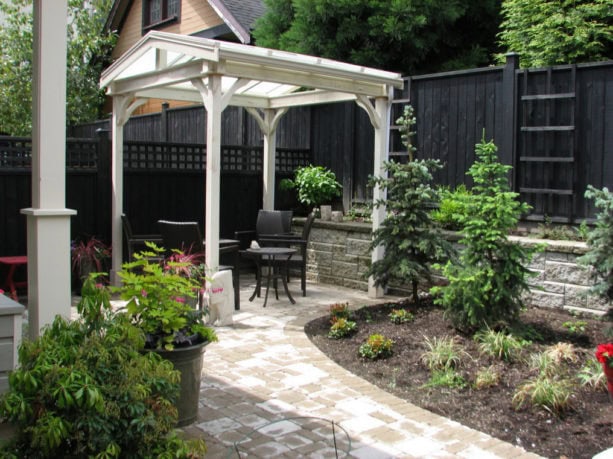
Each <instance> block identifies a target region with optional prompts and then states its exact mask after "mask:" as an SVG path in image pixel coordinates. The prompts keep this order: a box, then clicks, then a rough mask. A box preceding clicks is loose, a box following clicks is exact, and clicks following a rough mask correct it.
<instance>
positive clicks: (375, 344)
mask: <svg viewBox="0 0 613 459" xmlns="http://www.w3.org/2000/svg"><path fill="white" fill-rule="evenodd" d="M393 345H394V342H393V341H392V340H391V339H389V338H386V337H385V336H383V335H379V334H373V335H370V336H369V337H368V340H367V341H366V342H365V343H364V344H362V345H361V346H360V349H359V351H358V352H359V353H360V355H361V356H362V357H364V358H367V359H371V360H375V359H379V358H385V357H389V356H391V355H392V353H393V350H392V347H393Z"/></svg>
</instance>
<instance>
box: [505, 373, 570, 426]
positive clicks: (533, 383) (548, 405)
mask: <svg viewBox="0 0 613 459" xmlns="http://www.w3.org/2000/svg"><path fill="white" fill-rule="evenodd" d="M572 394H573V384H572V382H571V381H569V380H568V379H563V378H556V377H552V376H549V375H540V376H538V377H536V378H533V379H531V380H529V381H526V382H525V383H523V384H522V385H521V386H519V387H518V389H517V390H516V391H515V394H514V395H513V400H512V403H513V406H514V408H515V409H517V410H519V409H521V408H523V407H524V406H525V405H526V404H530V405H531V406H533V407H537V408H542V409H544V410H546V411H549V412H550V413H552V414H554V415H556V416H559V415H560V414H562V413H563V412H564V411H566V410H568V409H569V408H570V407H571V402H572V398H571V397H572Z"/></svg>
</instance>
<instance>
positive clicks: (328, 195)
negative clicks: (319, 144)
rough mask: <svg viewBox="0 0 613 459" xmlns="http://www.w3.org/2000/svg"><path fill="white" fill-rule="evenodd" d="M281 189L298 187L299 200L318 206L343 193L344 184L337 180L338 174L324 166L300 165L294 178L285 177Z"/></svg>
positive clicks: (308, 204)
mask: <svg viewBox="0 0 613 459" xmlns="http://www.w3.org/2000/svg"><path fill="white" fill-rule="evenodd" d="M280 187H281V189H285V190H289V189H296V190H297V191H298V201H300V202H301V203H303V204H305V205H307V206H311V207H317V206H319V205H321V204H326V203H329V202H331V201H332V199H334V198H335V197H337V196H340V195H341V191H342V189H343V187H342V185H341V184H340V183H338V182H337V181H336V175H335V174H334V172H332V171H331V170H329V169H327V168H325V167H323V166H313V165H308V166H304V167H299V168H298V169H296V171H295V172H294V180H290V179H284V180H282V181H281V183H280Z"/></svg>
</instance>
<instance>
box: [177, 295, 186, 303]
mask: <svg viewBox="0 0 613 459" xmlns="http://www.w3.org/2000/svg"><path fill="white" fill-rule="evenodd" d="M175 301H176V302H177V303H185V298H183V297H182V296H177V297H175Z"/></svg>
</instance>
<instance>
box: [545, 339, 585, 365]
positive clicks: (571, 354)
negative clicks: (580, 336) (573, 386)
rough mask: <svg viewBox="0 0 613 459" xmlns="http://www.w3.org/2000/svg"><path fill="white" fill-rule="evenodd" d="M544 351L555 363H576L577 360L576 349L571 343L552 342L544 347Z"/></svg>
mask: <svg viewBox="0 0 613 459" xmlns="http://www.w3.org/2000/svg"><path fill="white" fill-rule="evenodd" d="M545 353H546V354H547V355H549V357H551V359H552V360H553V361H554V362H555V363H557V364H560V363H562V362H567V363H576V362H578V361H579V356H578V355H577V350H576V349H575V347H574V346H573V345H572V344H571V343H556V344H553V345H551V346H549V347H547V349H545Z"/></svg>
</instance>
